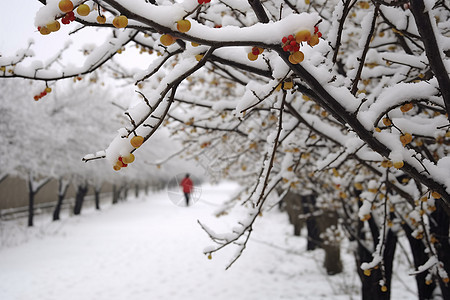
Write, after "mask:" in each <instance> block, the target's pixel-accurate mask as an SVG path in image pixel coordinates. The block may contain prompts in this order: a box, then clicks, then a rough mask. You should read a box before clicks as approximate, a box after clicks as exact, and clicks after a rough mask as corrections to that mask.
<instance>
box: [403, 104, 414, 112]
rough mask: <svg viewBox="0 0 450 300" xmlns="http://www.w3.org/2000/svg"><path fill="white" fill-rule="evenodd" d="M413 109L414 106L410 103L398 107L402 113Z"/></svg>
mask: <svg viewBox="0 0 450 300" xmlns="http://www.w3.org/2000/svg"><path fill="white" fill-rule="evenodd" d="M413 107H414V106H413V104H412V103H406V104H403V105H402V106H400V110H401V111H402V112H407V111H409V110H411V109H412V108H413Z"/></svg>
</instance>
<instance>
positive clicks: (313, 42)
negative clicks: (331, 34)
mask: <svg viewBox="0 0 450 300" xmlns="http://www.w3.org/2000/svg"><path fill="white" fill-rule="evenodd" d="M318 43H319V36H318V35H317V34H315V35H313V36H312V37H311V39H310V40H309V41H308V45H310V46H311V47H314V46H315V45H317V44H318Z"/></svg>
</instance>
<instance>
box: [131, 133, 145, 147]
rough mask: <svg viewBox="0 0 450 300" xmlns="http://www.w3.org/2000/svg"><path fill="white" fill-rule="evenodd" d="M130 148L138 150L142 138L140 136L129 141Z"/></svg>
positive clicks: (142, 140)
mask: <svg viewBox="0 0 450 300" xmlns="http://www.w3.org/2000/svg"><path fill="white" fill-rule="evenodd" d="M130 143H131V146H133V147H134V148H139V147H140V146H141V145H142V144H143V143H144V138H143V137H142V136H140V135H137V136H134V137H133V138H132V139H131V140H130Z"/></svg>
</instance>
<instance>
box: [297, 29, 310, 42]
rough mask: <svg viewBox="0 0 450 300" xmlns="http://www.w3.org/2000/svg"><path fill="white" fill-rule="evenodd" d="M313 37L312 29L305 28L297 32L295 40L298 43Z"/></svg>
mask: <svg viewBox="0 0 450 300" xmlns="http://www.w3.org/2000/svg"><path fill="white" fill-rule="evenodd" d="M310 39H311V31H309V30H307V29H305V30H300V31H299V32H297V33H296V34H295V41H296V42H297V43H301V42H307V41H309V40H310Z"/></svg>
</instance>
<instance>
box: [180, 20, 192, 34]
mask: <svg viewBox="0 0 450 300" xmlns="http://www.w3.org/2000/svg"><path fill="white" fill-rule="evenodd" d="M177 29H178V31H179V32H183V33H184V32H188V31H189V30H190V29H191V22H190V21H189V20H180V21H177Z"/></svg>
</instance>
